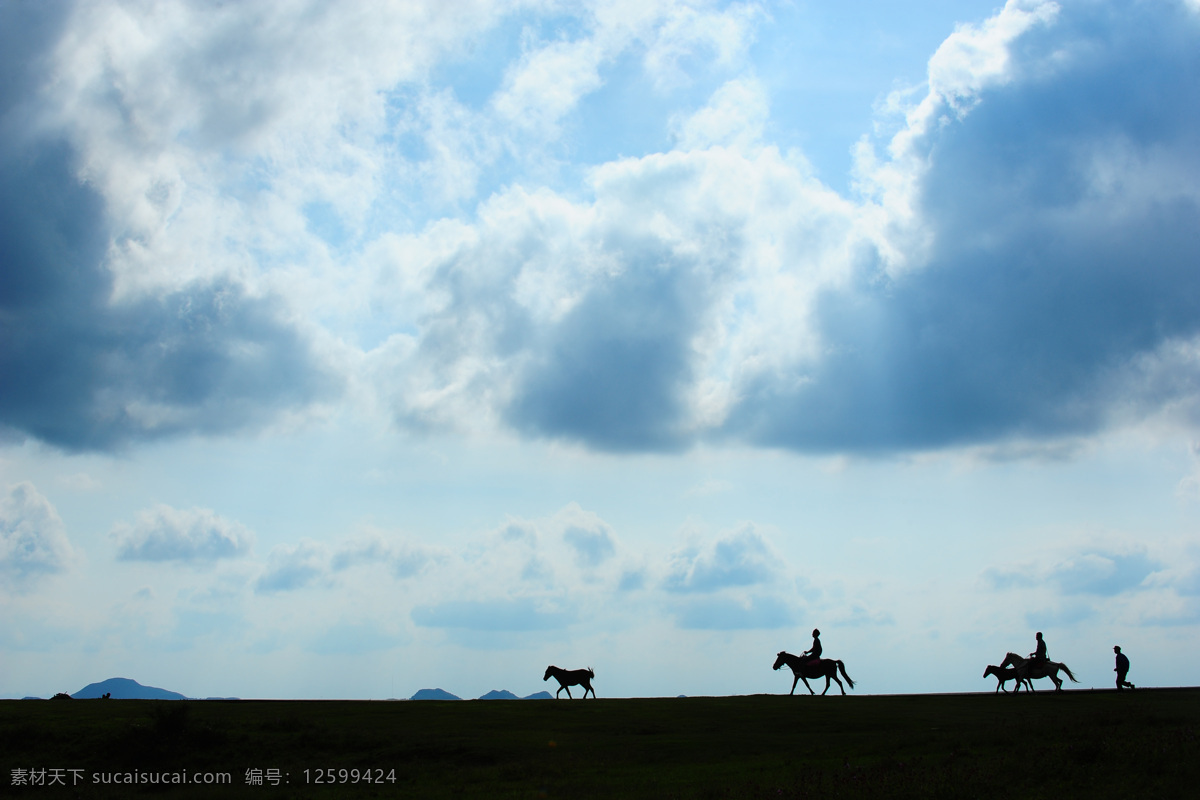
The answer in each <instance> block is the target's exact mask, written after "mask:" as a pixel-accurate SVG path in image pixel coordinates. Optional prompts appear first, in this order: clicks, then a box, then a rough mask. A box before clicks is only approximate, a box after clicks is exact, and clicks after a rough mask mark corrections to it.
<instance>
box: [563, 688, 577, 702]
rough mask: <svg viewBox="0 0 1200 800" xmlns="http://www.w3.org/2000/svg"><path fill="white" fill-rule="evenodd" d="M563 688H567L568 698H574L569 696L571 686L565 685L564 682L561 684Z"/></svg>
mask: <svg viewBox="0 0 1200 800" xmlns="http://www.w3.org/2000/svg"><path fill="white" fill-rule="evenodd" d="M563 688H564V689H566V690H567V699H568V700H574V699H575V698H574V697H571V687H570V686H569V685H565V684H564V685H563Z"/></svg>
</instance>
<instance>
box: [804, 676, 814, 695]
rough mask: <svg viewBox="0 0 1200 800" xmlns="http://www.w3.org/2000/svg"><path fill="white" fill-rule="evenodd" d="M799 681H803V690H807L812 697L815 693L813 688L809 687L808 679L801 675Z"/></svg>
mask: <svg viewBox="0 0 1200 800" xmlns="http://www.w3.org/2000/svg"><path fill="white" fill-rule="evenodd" d="M800 680H802V681H804V688H806V689H808V693H809V694H813V695H815V694H816V692H814V691H813V688H812V687H811V686H809V684H808V678H806V677H804V675H801V676H800Z"/></svg>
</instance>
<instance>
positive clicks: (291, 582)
mask: <svg viewBox="0 0 1200 800" xmlns="http://www.w3.org/2000/svg"><path fill="white" fill-rule="evenodd" d="M328 570H329V554H328V552H327V551H326V548H325V546H324V545H322V544H320V543H318V542H312V541H307V540H305V541H301V542H300V543H298V544H295V545H280V546H278V547H274V548H272V549H271V554H270V555H269V556H268V557H267V565H266V568H265V569H264V570H263V573H262V574H261V575H260V576H259V577H258V580H257V581H255V585H254V586H255V591H256V592H258V593H259V594H271V593H274V592H290V591H295V590H297V589H303V588H305V587H307V586H311V585H314V584H318V583H324V582H325V581H326V580H327V579H328V578H327V576H328Z"/></svg>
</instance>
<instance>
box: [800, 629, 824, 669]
mask: <svg viewBox="0 0 1200 800" xmlns="http://www.w3.org/2000/svg"><path fill="white" fill-rule="evenodd" d="M800 655H802V656H808V658H809V661H820V660H821V632H820V631H819V630H817V629H816V628H813V643H812V647H811V648H809V649H808V650H805V651H804V652H803V653H801V654H800Z"/></svg>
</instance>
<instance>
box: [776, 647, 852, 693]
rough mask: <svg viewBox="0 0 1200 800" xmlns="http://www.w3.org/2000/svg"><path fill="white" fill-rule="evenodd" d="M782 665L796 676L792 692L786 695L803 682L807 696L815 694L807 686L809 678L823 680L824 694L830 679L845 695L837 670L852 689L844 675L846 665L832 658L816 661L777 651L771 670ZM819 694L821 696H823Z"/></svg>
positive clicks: (848, 679)
mask: <svg viewBox="0 0 1200 800" xmlns="http://www.w3.org/2000/svg"><path fill="white" fill-rule="evenodd" d="M784 664H787V665H788V666H789V667H791V668H792V673H793V674H794V675H795V676H796V677H795V679H794V680H793V681H792V691H790V692H788V694H793V693H794V692H795V691H796V684H797V683H798V682H799V681H804V685H805V686H806V687H808V693H809V694H816V692H814V691H813V688H812V687H811V686H809V685H808V679H809V678H822V677H823V678H825V692H828V691H829V680H830V678H832V679H833V680H835V681H837V685H838V688H839V689H841V690H842V694H845V693H846V687H845V686H842V682H841V681H840V680H838V676H837V674H838V670H841V671H842V677H843V678H845V679H846V683H848V684H850V688H851V689H853V688H854V681H852V680H850V676H849V675H847V674H846V665H845V664H843V663H842V662H841V661H839V660H836V659H833V658H822V659H818V660H816V661H814V660H812V659H810V658H808V657H807V656H794V655H792V654H791V653H787V652H784V651H783V650H780V651H779V657H778V658H776V659H775V666H774V667H772V669H779V668H780V667H782V666H783V665H784ZM825 692H821V694H825Z"/></svg>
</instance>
